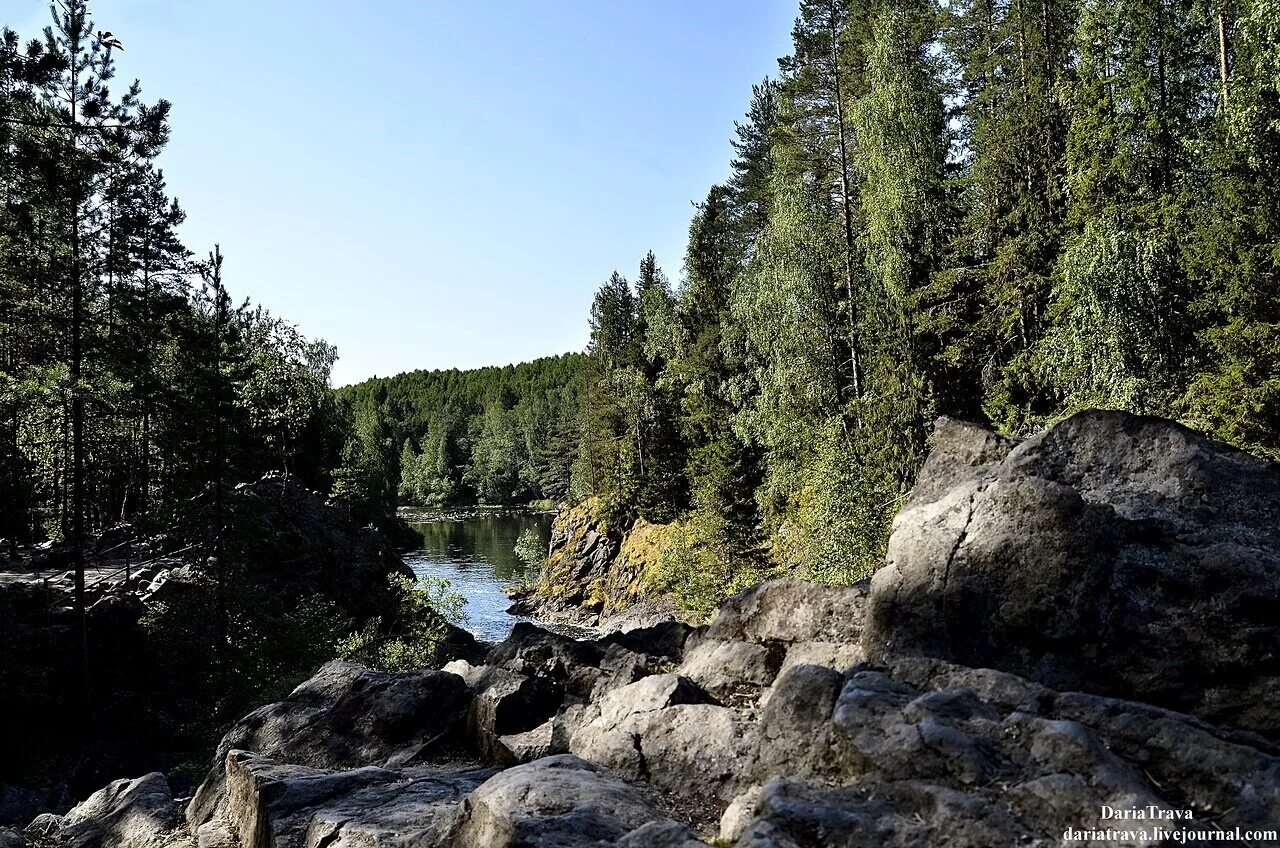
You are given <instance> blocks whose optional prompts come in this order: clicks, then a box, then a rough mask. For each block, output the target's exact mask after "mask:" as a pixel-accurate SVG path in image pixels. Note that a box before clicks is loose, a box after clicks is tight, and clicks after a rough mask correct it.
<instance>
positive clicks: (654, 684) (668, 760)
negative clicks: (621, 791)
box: [569, 674, 746, 803]
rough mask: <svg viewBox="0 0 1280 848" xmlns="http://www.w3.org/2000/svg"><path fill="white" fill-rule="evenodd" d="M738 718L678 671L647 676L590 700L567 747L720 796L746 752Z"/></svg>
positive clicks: (674, 788) (657, 781)
mask: <svg viewBox="0 0 1280 848" xmlns="http://www.w3.org/2000/svg"><path fill="white" fill-rule="evenodd" d="M745 733H746V730H745V728H744V726H743V719H742V716H740V715H739V714H738V713H737V712H735V711H734V710H732V709H729V708H727V707H723V706H720V705H719V704H716V703H714V701H713V700H712V699H711V698H710V697H709V696H708V695H707V693H706V692H704V691H702V690H701V689H699V688H698V687H697V686H695V685H694V684H693V683H691V682H690V681H688V680H686V679H685V678H683V677H680V676H679V675H676V674H658V675H651V676H649V677H645V678H643V679H641V680H639V681H637V682H635V683H632V684H630V685H628V686H623V687H622V688H620V689H616V690H613V691H611V692H608V693H607V694H605V695H604V696H603V697H601V698H600V699H599V700H598V701H597V702H595V703H593V704H591V705H589V706H588V707H587V709H586V711H585V714H584V715H583V716H581V718H580V719H579V720H578V726H577V728H576V729H575V730H574V731H573V733H572V736H571V738H570V740H569V750H570V751H571V752H572V753H574V754H576V755H577V756H580V757H582V758H583V759H586V760H590V761H591V762H594V763H599V764H600V765H603V766H605V767H606V768H609V769H610V770H612V771H613V772H614V773H616V774H619V775H621V776H623V777H627V778H629V779H632V780H647V781H649V782H651V783H653V784H654V785H656V786H658V787H661V788H662V789H663V790H665V791H668V792H673V793H675V794H678V795H685V796H690V797H694V798H698V799H702V800H704V801H706V802H708V803H718V799H719V798H720V797H721V796H722V795H724V794H725V793H726V792H730V791H731V789H732V788H733V787H734V786H736V777H737V775H738V773H739V772H740V771H741V770H742V766H743V763H744V760H745V757H746V747H745V744H744V741H743V740H744V736H745Z"/></svg>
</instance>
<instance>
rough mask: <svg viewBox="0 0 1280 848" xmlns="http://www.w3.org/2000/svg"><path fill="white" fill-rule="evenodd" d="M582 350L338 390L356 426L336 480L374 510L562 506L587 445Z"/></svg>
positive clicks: (352, 426)
mask: <svg viewBox="0 0 1280 848" xmlns="http://www.w3.org/2000/svg"><path fill="white" fill-rule="evenodd" d="M584 362H585V357H584V356H583V355H582V354H565V355H562V356H551V357H546V358H543V359H537V360H534V361H533V362H525V363H522V364H520V365H508V366H505V367H491V368H478V369H475V370H470V371H461V370H458V369H456V368H454V369H449V370H446V371H412V372H409V373H407V374H400V375H397V376H395V377H382V378H378V377H375V378H373V379H371V380H366V381H365V382H363V383H359V384H357V385H354V386H346V387H344V388H341V389H338V390H337V397H338V401H339V403H340V406H341V408H342V409H343V410H344V411H345V413H346V415H347V417H348V420H349V422H350V431H349V432H350V434H351V435H350V439H349V441H348V443H347V446H346V448H345V450H344V453H343V467H342V469H341V470H340V471H339V473H338V480H337V484H338V486H339V487H341V488H342V490H343V491H346V492H349V493H351V495H352V497H360V496H363V497H366V498H368V499H369V501H370V504H369V507H370V509H371V511H372V512H374V513H376V512H378V511H384V512H385V511H387V510H389V509H393V508H394V507H395V505H396V504H397V503H403V504H412V505H415V506H433V507H440V506H449V505H452V504H460V503H462V504H473V503H487V504H516V503H529V502H531V501H539V500H554V501H558V500H562V499H564V498H565V497H567V496H568V494H569V482H570V480H569V478H570V469H571V466H572V463H573V458H574V456H575V454H576V452H577V451H576V445H577V441H578V435H577V426H578V396H579V393H580V386H581V380H582V367H583V364H584Z"/></svg>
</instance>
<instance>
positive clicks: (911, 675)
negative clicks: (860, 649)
mask: <svg viewBox="0 0 1280 848" xmlns="http://www.w3.org/2000/svg"><path fill="white" fill-rule="evenodd" d="M811 668H812V669H813V670H812V672H807V671H805V670H804V669H803V668H802V667H796V668H795V669H792V670H791V671H789V672H788V673H787V674H785V675H783V676H782V677H780V678H779V680H778V682H777V683H776V684H775V687H774V691H773V692H772V693H771V694H770V698H769V702H770V703H771V704H773V705H774V706H775V707H777V708H778V709H777V710H776V712H774V713H773V714H772V715H771V714H770V710H768V709H766V711H765V713H764V714H763V715H762V716H761V718H760V722H759V725H758V727H757V729H756V732H757V734H758V736H759V740H758V742H759V745H760V750H761V756H760V757H758V758H757V760H756V762H755V769H756V771H755V773H754V774H751V775H749V776H750V777H752V778H753V779H754V780H755V782H756V783H757V784H762V785H763V790H760V789H749V790H748V791H746V792H744V793H743V795H742V799H741V800H735V803H734V805H731V806H730V808H729V810H728V811H727V812H726V815H725V817H724V820H723V827H724V828H725V830H726V831H728V832H729V834H730V835H731V836H739V834H740V836H739V838H738V841H737V843H736V844H737V846H738V848H748V846H749V847H750V848H765V846H770V848H772V846H779V845H831V846H844V845H872V844H874V845H890V846H913V845H943V844H945V845H953V846H968V847H969V848H979V846H991V845H1024V844H1025V845H1041V846H1051V845H1060V844H1062V843H1063V838H1062V834H1063V833H1064V831H1066V830H1067V829H1068V828H1076V829H1100V828H1106V827H1108V826H1112V827H1115V826H1117V825H1118V824H1135V823H1134V822H1132V821H1130V822H1120V823H1118V822H1116V821H1114V820H1112V821H1108V820H1107V819H1105V818H1104V808H1107V807H1110V808H1113V809H1117V810H1126V811H1127V810H1134V809H1136V810H1141V811H1143V812H1144V814H1145V816H1146V818H1145V820H1144V821H1142V822H1138V823H1137V824H1138V825H1139V826H1142V825H1145V826H1146V827H1147V828H1148V829H1150V828H1151V827H1152V826H1154V825H1156V824H1158V825H1159V826H1161V827H1162V828H1164V829H1165V830H1168V831H1177V830H1184V829H1185V830H1188V831H1196V830H1206V829H1209V830H1216V829H1217V828H1219V827H1220V828H1222V829H1223V830H1225V831H1230V830H1232V829H1233V828H1237V827H1238V828H1240V829H1241V830H1242V831H1247V830H1257V829H1264V828H1272V827H1274V826H1275V822H1276V821H1280V750H1278V749H1277V748H1276V747H1275V746H1273V745H1272V744H1270V743H1268V742H1266V741H1264V740H1263V739H1261V738H1260V737H1257V736H1255V735H1252V734H1247V733H1240V732H1230V731H1223V730H1220V729H1217V728H1214V727H1212V726H1210V725H1208V724H1205V723H1204V722H1202V721H1199V720H1197V719H1195V718H1193V717H1191V716H1188V715H1185V714H1180V713H1173V712H1169V711H1166V710H1162V709H1159V708H1156V707H1152V706H1148V705H1145V704H1138V703H1133V702H1127V701H1121V700H1117V699H1113V698H1105V697H1101V696H1097V695H1087V694H1081V693H1065V692H1063V693H1060V692H1055V691H1053V690H1050V689H1047V688H1046V687H1043V686H1040V685H1038V684H1035V683H1033V682H1030V681H1027V680H1024V679H1022V678H1019V677H1016V676H1014V675H1011V674H1006V673H1003V672H999V671H994V670H989V669H972V668H967V667H964V666H957V665H953V664H950V663H945V662H942V661H939V660H932V659H927V658H900V659H897V660H894V661H892V662H891V663H890V664H889V665H887V666H870V665H862V666H858V667H855V668H854V669H851V670H850V672H849V673H847V674H845V675H836V676H834V677H833V676H832V672H830V671H829V670H827V669H820V668H818V667H811ZM806 735H807V738H806ZM1137 844H1153V845H1154V844H1161V843H1160V842H1159V841H1158V840H1155V841H1151V842H1149V843H1141V842H1140V843H1137Z"/></svg>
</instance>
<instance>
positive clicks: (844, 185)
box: [827, 3, 862, 420]
mask: <svg viewBox="0 0 1280 848" xmlns="http://www.w3.org/2000/svg"><path fill="white" fill-rule="evenodd" d="M829 12H830V13H829V15H828V16H827V23H828V33H829V35H830V40H831V78H832V87H833V89H834V95H835V101H836V102H835V106H836V140H837V143H838V145H839V152H840V208H841V212H842V213H843V218H844V221H843V223H844V290H845V297H846V298H847V300H848V305H849V363H850V366H851V368H852V378H853V397H854V400H861V399H862V361H861V357H860V354H859V351H858V303H857V300H856V299H855V298H854V287H853V254H854V250H853V192H852V191H851V190H850V188H849V141H848V137H847V133H846V129H847V128H846V127H845V119H844V83H843V81H842V79H841V74H840V30H839V26H838V23H837V21H836V14H837V13H836V5H835V4H834V3H833V4H832V6H831V8H830V10H829ZM861 417H862V416H861V414H859V416H858V418H859V420H861Z"/></svg>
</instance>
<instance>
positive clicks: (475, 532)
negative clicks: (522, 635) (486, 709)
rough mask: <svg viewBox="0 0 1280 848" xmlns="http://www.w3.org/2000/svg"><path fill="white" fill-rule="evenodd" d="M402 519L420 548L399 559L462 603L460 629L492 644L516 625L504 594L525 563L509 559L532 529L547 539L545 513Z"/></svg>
mask: <svg viewBox="0 0 1280 848" xmlns="http://www.w3.org/2000/svg"><path fill="white" fill-rule="evenodd" d="M404 517H405V519H406V520H407V521H408V522H409V523H410V524H411V525H412V527H413V528H414V529H415V530H417V531H418V532H419V533H421V534H422V538H423V540H424V541H423V545H422V547H421V548H420V549H418V550H416V551H411V552H409V553H407V554H405V556H404V561H405V562H406V563H407V564H408V565H409V567H410V568H412V569H413V570H414V573H415V574H417V575H418V576H419V577H443V578H444V579H445V580H448V581H449V585H450V588H452V589H453V590H454V591H456V592H459V593H461V595H462V596H463V597H464V598H466V600H467V605H466V608H465V613H466V620H465V621H463V622H462V626H463V627H465V628H467V629H468V630H470V631H471V632H472V633H474V634H475V635H476V637H477V638H479V639H483V640H485V641H489V642H498V641H501V640H503V639H505V638H506V636H507V634H508V633H510V632H511V628H512V627H513V626H514V625H515V623H516V622H517V621H525V620H527V619H524V618H521V617H518V616H513V615H508V614H507V607H509V606H510V605H511V601H509V600H508V599H507V595H506V592H505V591H504V590H505V589H506V588H507V587H508V586H511V585H513V584H517V583H520V582H521V581H522V580H524V579H525V577H526V576H527V575H526V570H525V564H524V563H523V562H522V561H521V560H520V558H519V557H517V556H516V554H515V545H516V539H517V538H519V536H520V534H521V533H522V532H524V530H525V529H526V528H528V527H534V528H536V529H537V530H538V533H539V534H540V535H541V537H542V540H543V542H546V541H547V540H548V539H550V536H551V520H552V516H551V514H550V513H540V512H529V511H523V510H507V509H469V510H460V511H458V510H455V511H445V512H415V513H413V514H406V515H405V516H404Z"/></svg>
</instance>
